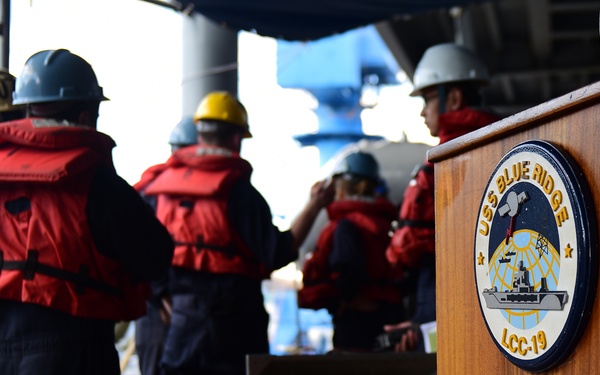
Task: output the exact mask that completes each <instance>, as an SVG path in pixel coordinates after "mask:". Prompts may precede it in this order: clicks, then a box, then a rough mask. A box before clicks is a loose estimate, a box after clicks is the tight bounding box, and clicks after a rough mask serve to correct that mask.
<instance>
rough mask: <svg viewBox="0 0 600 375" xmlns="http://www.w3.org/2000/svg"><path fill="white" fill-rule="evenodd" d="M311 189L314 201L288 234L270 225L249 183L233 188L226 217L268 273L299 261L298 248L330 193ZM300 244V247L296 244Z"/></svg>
mask: <svg viewBox="0 0 600 375" xmlns="http://www.w3.org/2000/svg"><path fill="white" fill-rule="evenodd" d="M322 186H323V184H322V183H319V184H315V186H313V188H312V191H313V198H312V199H311V201H310V202H309V203H308V204H307V207H306V208H305V209H304V211H303V212H302V213H301V214H300V216H299V217H298V218H297V219H296V220H295V224H294V225H293V226H292V229H291V230H289V231H283V232H282V231H280V230H279V229H278V228H277V227H276V226H275V225H273V217H272V214H271V210H270V208H269V205H268V204H267V202H266V201H265V199H264V198H263V196H262V195H261V194H260V193H259V192H258V191H257V190H256V188H254V187H253V186H252V185H251V184H250V182H248V181H240V182H238V183H237V184H236V185H234V187H233V189H232V191H231V193H230V197H229V206H228V217H229V218H230V220H231V222H232V225H233V227H234V228H236V230H237V231H238V234H239V235H240V236H241V238H242V240H243V241H244V243H245V244H246V245H247V246H248V247H249V248H250V250H251V251H252V252H253V253H254V254H255V256H256V257H257V258H258V259H259V260H260V261H261V263H262V264H264V265H265V266H266V267H267V269H269V270H276V269H279V268H281V267H283V266H286V265H287V264H289V263H290V262H292V261H294V260H296V259H297V257H298V248H299V246H300V244H301V243H302V241H304V239H305V238H306V235H307V234H308V232H309V230H310V227H311V226H312V223H313V221H314V220H315V218H316V216H317V214H318V213H319V211H320V209H321V208H322V207H323V206H324V205H325V204H328V203H329V200H328V197H327V196H328V195H329V194H331V198H333V192H332V190H331V191H330V189H321V187H322ZM298 242H299V243H298Z"/></svg>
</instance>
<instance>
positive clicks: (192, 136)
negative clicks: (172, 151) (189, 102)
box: [169, 116, 198, 147]
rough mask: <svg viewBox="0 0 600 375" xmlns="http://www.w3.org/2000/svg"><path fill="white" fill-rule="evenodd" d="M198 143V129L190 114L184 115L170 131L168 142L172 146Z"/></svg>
mask: <svg viewBox="0 0 600 375" xmlns="http://www.w3.org/2000/svg"><path fill="white" fill-rule="evenodd" d="M196 143H198V130H196V124H195V123H194V119H193V118H192V116H186V117H184V118H182V119H181V121H179V123H178V124H177V125H175V127H174V128H173V130H172V131H171V135H170V136H169V144H170V145H171V146H173V147H183V146H189V145H195V144H196Z"/></svg>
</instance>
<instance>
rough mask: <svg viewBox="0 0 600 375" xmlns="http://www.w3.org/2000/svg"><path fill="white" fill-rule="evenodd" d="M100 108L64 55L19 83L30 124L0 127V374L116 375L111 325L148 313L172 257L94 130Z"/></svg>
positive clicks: (97, 92)
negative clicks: (153, 284)
mask: <svg viewBox="0 0 600 375" xmlns="http://www.w3.org/2000/svg"><path fill="white" fill-rule="evenodd" d="M104 100H107V98H106V97H105V96H104V94H103V91H102V88H101V87H100V86H99V85H98V82H97V79H96V75H95V73H94V71H93V69H92V67H91V66H90V65H89V64H88V63H87V62H86V61H85V60H84V59H82V58H81V57H79V56H77V55H75V54H73V53H71V52H69V51H68V50H65V49H58V50H45V51H41V52H38V53H36V54H34V55H33V56H31V57H30V58H29V59H28V60H27V62H26V63H25V66H24V68H23V70H22V73H21V75H20V76H19V77H18V78H17V81H16V89H15V93H14V104H15V105H26V106H27V118H25V119H21V120H15V121H9V122H5V123H3V124H2V125H0V143H1V144H2V146H1V147H0V172H1V173H0V209H1V214H0V225H1V226H2V236H0V249H1V250H0V299H2V303H0V322H2V323H1V324H0V342H1V343H2V354H1V355H0V368H1V369H2V374H73V375H75V374H98V375H100V374H103V375H111V374H112V375H117V374H119V373H120V368H119V357H118V353H117V351H116V348H115V328H114V326H115V322H118V321H126V320H133V319H136V318H139V317H140V316H142V315H143V314H144V313H145V311H146V304H145V300H146V298H147V297H148V295H149V285H148V282H149V281H150V280H153V279H158V278H160V277H162V276H163V275H164V273H165V272H166V269H167V268H168V266H169V263H170V260H171V258H172V255H173V241H172V240H171V238H170V236H169V233H168V232H167V231H166V230H165V228H164V227H163V226H162V225H161V223H160V222H159V221H158V220H157V219H156V217H155V216H154V215H153V213H152V210H151V208H150V207H148V205H147V204H146V203H145V202H144V201H143V200H142V199H141V198H140V196H139V194H137V192H136V191H135V190H134V189H133V188H132V187H131V186H129V185H128V184H127V183H126V182H125V181H124V180H123V179H122V178H120V177H119V176H118V175H117V174H116V172H115V168H114V165H113V163H112V157H111V152H112V148H113V147H114V146H115V143H114V141H113V140H112V139H111V138H110V137H109V136H108V135H106V134H103V133H100V132H98V131H97V130H96V123H97V118H98V109H99V105H100V102H102V101H104Z"/></svg>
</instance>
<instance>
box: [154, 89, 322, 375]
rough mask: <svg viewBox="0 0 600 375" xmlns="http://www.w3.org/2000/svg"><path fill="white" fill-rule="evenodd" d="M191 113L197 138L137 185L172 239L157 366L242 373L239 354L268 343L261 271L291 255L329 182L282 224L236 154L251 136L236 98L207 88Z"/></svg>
mask: <svg viewBox="0 0 600 375" xmlns="http://www.w3.org/2000/svg"><path fill="white" fill-rule="evenodd" d="M194 120H195V122H196V124H197V129H198V136H199V138H198V145H197V146H190V147H185V148H182V149H180V150H177V151H175V153H173V155H172V156H171V157H170V158H169V160H168V161H167V168H166V169H165V171H164V172H162V173H161V174H160V175H159V176H158V177H157V178H156V179H155V180H154V181H153V182H151V183H150V184H149V185H148V186H147V187H146V188H145V189H144V195H146V196H148V197H156V199H157V205H156V214H157V216H158V218H159V219H160V220H161V222H163V223H164V225H165V226H166V227H167V229H168V230H169V232H170V233H171V235H172V236H173V238H174V240H175V244H176V248H175V255H174V257H173V263H172V268H171V272H170V273H169V292H170V296H165V297H164V300H166V301H171V302H172V305H171V306H172V314H171V316H170V325H169V329H168V333H167V339H166V342H165V347H164V350H163V355H162V360H161V367H162V370H163V371H164V372H165V374H181V373H193V374H200V373H210V374H240V375H242V374H245V372H246V355H247V354H251V353H263V354H266V353H268V352H269V342H268V336H267V328H268V322H269V316H268V314H267V312H266V310H265V307H264V300H263V294H262V289H261V283H262V280H264V279H266V278H268V277H269V275H270V273H271V272H272V271H273V270H276V269H278V268H281V267H283V266H285V265H287V264H289V263H290V262H292V261H294V260H295V259H296V258H297V256H298V248H299V246H300V244H301V243H302V242H303V241H304V239H305V238H306V235H307V234H308V232H309V230H310V228H311V226H312V223H313V221H314V219H315V217H316V216H317V214H318V213H319V211H320V210H321V208H323V207H324V206H325V205H327V204H328V203H329V202H330V201H331V200H332V198H333V189H332V188H331V187H326V186H325V183H324V182H323V181H320V182H318V183H316V184H315V185H314V186H313V187H312V189H311V198H310V200H309V202H308V203H307V205H306V207H305V209H304V210H303V211H302V212H301V213H300V215H299V216H298V218H297V219H296V221H295V222H294V223H293V224H292V227H291V229H290V230H289V231H283V232H282V231H280V230H279V229H278V228H277V227H276V226H274V225H273V222H272V216H271V211H270V208H269V206H268V204H267V202H266V201H265V199H264V198H263V197H262V195H261V194H260V193H259V192H258V191H257V190H256V188H254V187H253V186H252V184H251V183H250V175H251V173H252V167H251V166H250V164H249V163H248V162H247V161H246V160H244V159H242V158H241V157H240V151H241V146H242V140H244V139H246V138H249V137H251V136H252V134H251V133H250V128H249V125H248V116H247V113H246V110H245V108H244V107H243V106H242V105H241V103H240V102H239V101H238V100H237V98H235V97H234V96H233V95H231V94H230V93H228V92H224V91H216V92H211V93H209V94H207V95H206V96H205V97H204V98H203V99H202V101H201V102H200V104H199V105H198V109H197V110H196V113H195V114H194Z"/></svg>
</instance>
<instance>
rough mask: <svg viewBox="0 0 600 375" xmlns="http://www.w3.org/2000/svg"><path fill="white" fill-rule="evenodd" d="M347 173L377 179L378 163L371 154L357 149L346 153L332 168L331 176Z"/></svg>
mask: <svg viewBox="0 0 600 375" xmlns="http://www.w3.org/2000/svg"><path fill="white" fill-rule="evenodd" d="M342 174H349V175H354V176H358V177H363V178H367V179H370V180H373V181H379V179H380V177H379V164H378V163H377V160H375V158H374V157H373V155H371V154H369V153H366V152H362V151H358V152H353V153H351V154H348V155H346V157H345V158H344V159H342V161H340V162H339V163H338V164H337V165H336V166H335V168H334V169H333V173H332V175H333V176H336V175H342Z"/></svg>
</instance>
